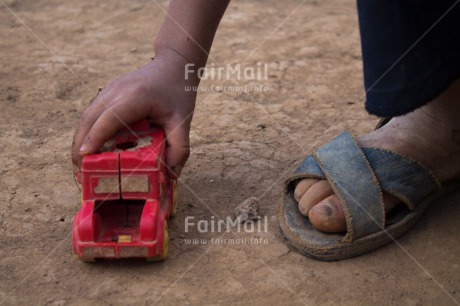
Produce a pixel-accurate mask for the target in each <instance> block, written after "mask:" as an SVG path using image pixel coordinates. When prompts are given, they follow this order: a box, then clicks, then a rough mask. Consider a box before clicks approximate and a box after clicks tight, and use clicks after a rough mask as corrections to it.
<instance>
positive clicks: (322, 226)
mask: <svg viewBox="0 0 460 306" xmlns="http://www.w3.org/2000/svg"><path fill="white" fill-rule="evenodd" d="M308 218H309V219H310V222H311V224H313V225H314V226H315V227H316V228H317V229H318V230H320V231H323V232H328V233H338V232H344V231H346V230H347V224H346V222H345V215H344V213H343V209H342V205H341V204H340V201H339V199H338V198H337V196H336V195H332V196H329V197H327V198H325V199H324V200H322V201H321V202H319V203H318V204H317V205H314V206H313V207H312V208H311V209H310V211H309V214H308Z"/></svg>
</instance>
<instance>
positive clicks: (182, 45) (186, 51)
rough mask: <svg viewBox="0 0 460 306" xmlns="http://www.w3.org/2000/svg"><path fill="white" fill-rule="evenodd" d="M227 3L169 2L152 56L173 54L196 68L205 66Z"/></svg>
mask: <svg viewBox="0 0 460 306" xmlns="http://www.w3.org/2000/svg"><path fill="white" fill-rule="evenodd" d="M229 2H230V0H171V2H170V4H169V8H168V13H167V15H166V17H165V20H164V22H163V25H162V27H161V29H160V31H159V32H158V35H157V36H156V38H155V42H154V49H155V53H156V54H162V53H169V52H175V53H177V54H179V55H180V56H181V57H183V58H184V60H186V61H187V62H191V63H193V64H195V65H196V66H197V67H202V66H204V65H206V61H207V59H208V55H209V51H210V49H211V45H212V41H213V39H214V35H215V33H216V30H217V27H218V25H219V22H220V20H221V18H222V16H223V14H224V12H225V9H226V8H227V6H228V3H229Z"/></svg>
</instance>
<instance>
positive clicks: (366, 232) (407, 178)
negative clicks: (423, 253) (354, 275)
mask: <svg viewBox="0 0 460 306" xmlns="http://www.w3.org/2000/svg"><path fill="white" fill-rule="evenodd" d="M305 178H315V179H326V180H328V182H329V183H330V184H331V186H332V188H333V190H334V192H335V194H336V195H337V197H338V198H339V200H340V202H341V204H342V206H343V210H344V213H345V218H346V224H347V232H346V233H338V234H331V233H323V232H320V231H319V230H317V229H316V228H315V227H314V226H313V225H312V224H311V223H310V221H309V220H308V218H307V217H305V216H303V215H302V214H301V213H300V211H299V208H298V203H297V201H296V200H295V199H294V189H295V187H296V184H297V183H298V182H299V181H300V180H301V179H305ZM459 186H460V184H459V182H458V181H457V182H455V183H451V184H449V185H445V186H444V185H443V186H442V187H443V188H441V184H440V183H439V181H438V179H437V178H436V177H435V176H434V174H433V172H432V171H430V170H429V169H428V168H427V167H425V166H424V165H422V164H421V163H419V162H417V161H415V160H413V159H412V158H410V157H408V156H404V155H402V154H400V153H396V152H393V151H390V150H385V149H380V148H360V147H359V146H358V144H357V142H356V140H355V139H354V138H353V137H352V136H351V135H350V134H349V133H348V132H342V133H341V134H340V135H339V136H338V137H337V138H335V139H334V140H333V141H331V142H330V143H328V144H326V145H325V146H323V147H322V148H320V149H319V150H317V151H316V152H315V153H314V154H313V155H310V156H308V157H307V158H305V159H304V160H303V162H302V163H301V164H300V166H299V167H298V169H297V170H296V171H295V173H294V175H293V176H292V177H290V178H289V179H288V180H287V181H286V184H285V196H284V203H283V204H282V205H281V210H280V217H279V226H280V229H281V233H282V235H283V236H284V238H286V240H287V243H288V244H290V245H291V246H293V247H294V248H295V249H297V250H298V251H299V252H301V253H302V254H304V255H306V256H309V257H312V258H315V259H319V260H324V261H334V260H340V259H345V258H350V257H354V256H358V255H361V254H364V253H367V252H370V251H373V250H375V249H377V248H380V247H382V246H384V245H386V244H388V243H390V242H392V241H394V240H395V239H396V238H397V237H399V236H400V235H402V234H403V233H405V232H406V231H407V230H408V229H409V228H410V227H412V226H413V225H414V224H415V222H416V221H417V220H418V219H419V217H420V216H421V215H422V214H423V212H424V211H425V209H426V208H427V207H428V206H429V204H430V203H432V202H433V201H434V200H435V199H436V198H438V197H439V196H440V195H441V193H442V192H443V191H446V189H448V190H449V191H450V190H453V189H456V188H458V187H459ZM382 192H386V193H389V194H392V195H393V196H395V197H397V198H398V199H399V200H401V202H402V204H400V205H399V206H397V207H396V208H394V209H393V210H392V211H391V212H390V213H388V214H387V215H385V209H384V204H383V199H382Z"/></svg>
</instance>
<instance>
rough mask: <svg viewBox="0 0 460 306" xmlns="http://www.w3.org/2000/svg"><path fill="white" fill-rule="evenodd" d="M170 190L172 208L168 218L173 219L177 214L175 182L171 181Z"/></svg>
mask: <svg viewBox="0 0 460 306" xmlns="http://www.w3.org/2000/svg"><path fill="white" fill-rule="evenodd" d="M171 189H172V190H171V198H172V207H171V212H170V213H169V216H170V217H174V216H175V215H176V213H177V181H173V183H172V188H171Z"/></svg>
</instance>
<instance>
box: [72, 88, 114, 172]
mask: <svg viewBox="0 0 460 306" xmlns="http://www.w3.org/2000/svg"><path fill="white" fill-rule="evenodd" d="M106 101H110V100H109V99H108V98H107V95H104V94H99V96H97V98H96V99H95V100H94V101H93V102H92V103H91V105H90V106H89V107H88V108H87V109H86V111H85V112H84V114H83V115H82V117H81V118H80V121H79V122H78V126H77V128H76V130H75V134H74V136H73V142H72V162H73V164H74V168H76V169H78V170H79V169H80V166H81V160H82V157H81V156H80V154H79V150H80V147H81V145H82V143H83V140H84V138H85V137H86V135H87V134H88V132H89V130H90V129H91V127H92V126H93V124H94V122H96V120H97V118H99V116H100V115H101V114H102V113H103V112H104V111H105V110H106V109H107V108H109V105H108V103H107V102H106Z"/></svg>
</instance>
